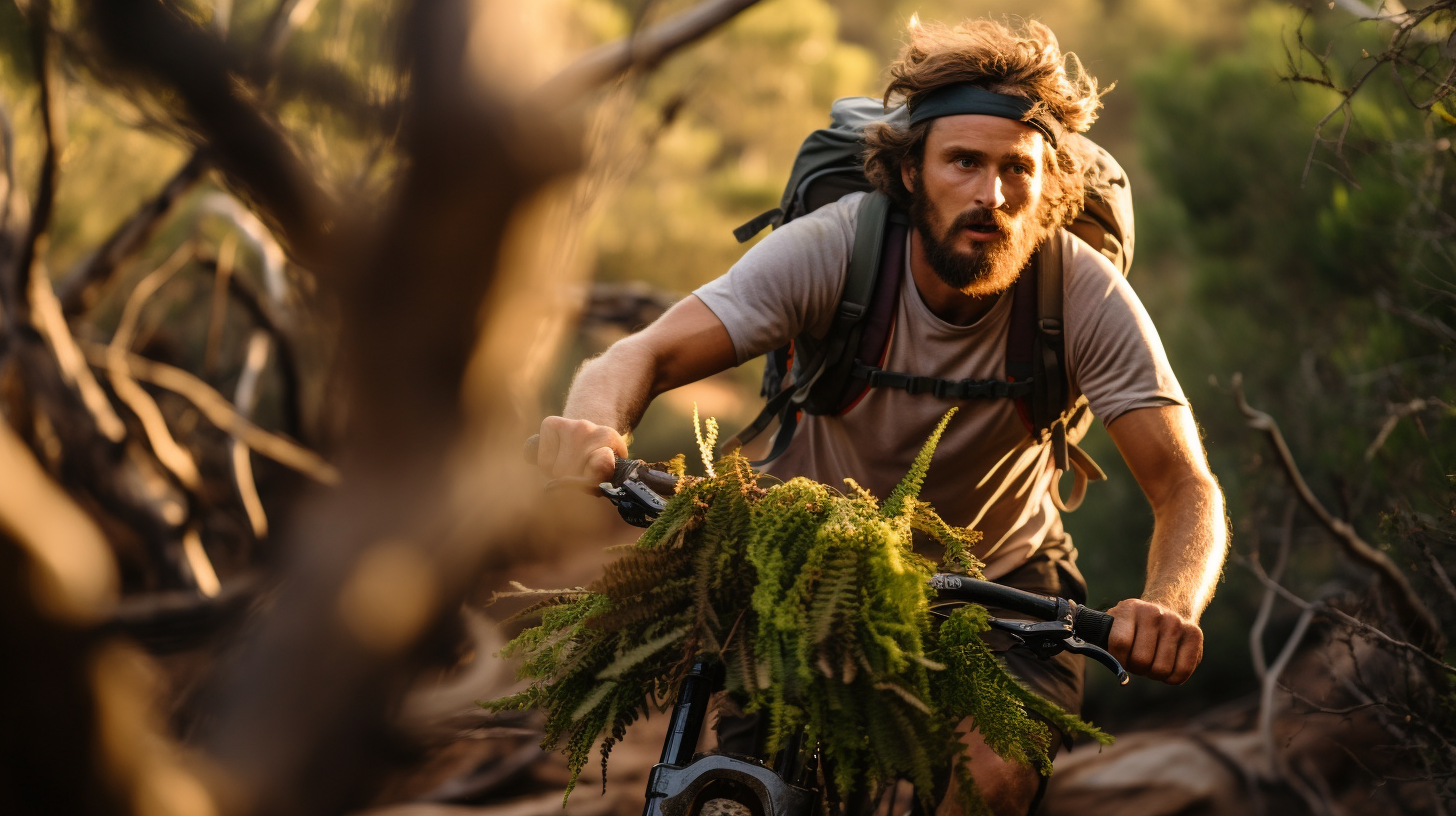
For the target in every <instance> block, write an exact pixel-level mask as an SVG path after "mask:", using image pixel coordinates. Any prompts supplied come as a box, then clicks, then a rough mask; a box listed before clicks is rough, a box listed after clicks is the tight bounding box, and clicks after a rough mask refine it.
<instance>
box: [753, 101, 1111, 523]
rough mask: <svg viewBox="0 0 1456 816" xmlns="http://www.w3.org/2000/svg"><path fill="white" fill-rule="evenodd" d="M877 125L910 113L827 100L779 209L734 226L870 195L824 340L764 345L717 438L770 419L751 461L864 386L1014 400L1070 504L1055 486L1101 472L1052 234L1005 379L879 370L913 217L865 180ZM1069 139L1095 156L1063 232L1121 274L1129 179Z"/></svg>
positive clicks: (1020, 314)
mask: <svg viewBox="0 0 1456 816" xmlns="http://www.w3.org/2000/svg"><path fill="white" fill-rule="evenodd" d="M874 122H886V123H889V124H891V125H897V126H900V127H905V126H906V125H907V124H908V122H909V115H908V113H907V112H906V110H905V108H904V107H899V108H895V109H893V110H886V109H885V108H884V106H883V104H882V103H881V102H880V100H878V99H872V98H868V97H847V98H844V99H840V100H838V101H836V102H835V103H834V106H833V107H832V108H831V110H830V124H829V127H827V128H822V129H820V130H816V131H814V132H813V133H811V134H809V137H808V138H806V139H805V140H804V143H803V145H802V146H801V147H800V148H799V154H798V156H797V157H796V158H795V159H794V167H793V170H792V172H791V173H790V175H789V183H788V185H787V186H786V187H785V189H784V195H783V199H782V201H781V202H780V204H779V206H778V207H777V208H775V209H772V210H769V211H768V212H766V213H763V214H762V215H759V216H758V217H756V218H754V219H753V220H751V221H749V222H748V223H746V224H744V225H743V226H741V227H739V228H738V229H736V230H734V235H735V236H736V237H737V238H738V240H739V242H740V243H741V242H745V241H748V240H749V239H751V238H752V237H753V236H755V235H757V234H758V233H759V232H760V231H762V230H763V229H764V227H768V226H774V227H779V226H782V225H784V224H786V223H788V222H789V221H792V220H794V219H795V218H798V217H800V216H803V215H806V214H808V213H811V212H813V211H814V210H816V209H818V208H819V207H822V206H824V205H825V204H829V203H832V202H834V201H838V200H839V199H840V198H842V197H843V196H845V195H848V194H850V193H854V192H861V191H864V192H868V193H869V195H867V196H865V198H864V200H863V202H862V203H861V205H860V212H859V222H858V228H857V229H856V232H855V239H854V247H853V250H852V251H851V254H850V261H849V269H848V273H847V275H846V278H845V283H844V290H843V294H842V295H841V297H840V302H839V307H838V308H837V309H836V311H835V316H834V319H833V321H832V323H831V326H830V329H829V331H828V333H826V334H825V336H824V337H823V338H814V337H809V336H807V335H803V336H800V337H796V338H794V339H793V340H792V341H790V342H789V343H788V344H787V345H785V346H783V347H781V348H778V349H775V350H773V351H771V352H769V353H768V355H767V356H766V360H765V365H764V376H763V389H762V394H763V396H764V397H765V398H766V400H767V403H766V404H765V405H764V408H763V410H762V411H761V412H760V413H759V415H758V417H757V418H756V419H754V421H753V422H752V423H750V424H749V425H748V427H747V428H744V429H743V430H742V431H740V432H739V433H738V434H737V435H736V436H735V437H734V438H733V439H730V440H729V441H728V442H727V443H725V445H728V446H731V445H735V444H739V445H741V444H745V443H747V442H748V441H749V440H751V439H753V438H755V437H757V436H758V435H759V434H761V433H762V432H763V431H764V430H765V429H767V428H768V426H769V425H770V424H772V422H773V420H774V419H775V418H777V419H778V420H779V431H778V433H777V434H776V435H775V438H774V443H773V447H772V450H771V451H770V452H769V454H768V456H767V457H766V458H765V459H764V460H763V461H762V462H760V463H759V464H762V463H766V462H768V461H771V460H773V459H774V458H776V457H778V456H779V455H780V454H782V453H783V452H784V450H785V449H786V448H787V447H788V445H789V441H790V440H791V439H792V438H793V433H794V429H795V427H796V426H797V424H798V421H799V418H800V416H801V415H802V414H803V413H804V412H807V413H810V414H821V415H823V414H829V415H834V414H842V413H845V412H846V411H848V410H849V409H851V408H853V407H854V406H855V404H857V403H858V402H859V400H860V399H861V398H862V397H863V396H864V394H865V393H867V392H868V390H869V389H871V388H898V389H903V390H905V391H908V392H909V393H911V394H922V393H924V394H933V395H934V396H935V397H937V398H940V399H945V400H950V401H963V400H969V399H1011V400H1015V401H1016V407H1017V413H1018V414H1020V416H1021V420H1022V423H1023V424H1025V425H1026V428H1027V431H1028V432H1029V433H1031V434H1032V435H1033V436H1035V437H1036V438H1037V439H1038V440H1040V441H1044V442H1050V443H1051V444H1052V457H1053V460H1054V462H1055V464H1056V467H1057V470H1058V471H1059V472H1065V471H1067V470H1069V469H1070V470H1073V471H1075V474H1076V477H1077V478H1076V484H1075V486H1074V488H1073V492H1072V495H1071V497H1070V498H1069V499H1068V500H1067V501H1065V502H1064V501H1063V500H1062V499H1061V496H1060V493H1059V492H1058V491H1056V490H1054V491H1052V496H1053V499H1054V501H1055V502H1056V504H1057V506H1058V507H1059V508H1061V509H1063V510H1071V509H1075V508H1076V507H1077V505H1079V504H1080V503H1081V501H1082V496H1083V495H1084V493H1085V491H1086V485H1087V482H1088V481H1089V480H1091V481H1096V480H1099V479H1104V478H1106V476H1105V475H1103V473H1102V470H1101V469H1100V468H1099V467H1097V464H1096V463H1095V462H1093V461H1092V459H1091V457H1089V456H1087V454H1086V453H1085V452H1083V451H1082V450H1081V449H1080V448H1078V447H1077V445H1076V442H1077V441H1078V440H1080V439H1081V438H1082V435H1083V434H1084V433H1086V430H1087V427H1088V426H1089V425H1090V424H1091V421H1092V415H1091V412H1090V410H1088V407H1087V400H1086V398H1085V397H1083V396H1082V395H1081V394H1076V393H1074V391H1073V389H1072V387H1071V384H1070V382H1069V381H1068V379H1067V372H1066V349H1065V347H1064V344H1063V336H1062V257H1061V255H1062V252H1061V242H1060V241H1059V240H1057V239H1056V238H1053V239H1051V240H1048V241H1047V242H1046V243H1044V244H1043V245H1042V246H1041V247H1039V248H1038V249H1037V251H1036V253H1035V254H1034V255H1033V256H1032V260H1031V262H1030V264H1029V269H1031V270H1034V272H1035V273H1034V274H1023V275H1021V277H1020V278H1019V279H1018V280H1017V282H1016V284H1015V292H1014V294H1013V299H1012V313H1011V326H1010V329H1009V331H1008V335H1007V341H1006V375H1007V376H1006V379H1005V380H946V379H941V378H936V377H922V376H917V375H915V374H913V373H903V372H893V371H885V370H883V369H881V368H880V367H879V363H880V362H881V361H883V360H884V359H885V351H886V349H887V348H888V346H889V340H890V331H891V328H892V324H893V322H894V316H895V311H896V309H895V306H896V303H897V302H898V300H899V289H900V282H901V281H902V280H903V279H904V272H905V269H904V263H905V242H906V240H908V237H909V230H910V222H909V219H908V218H907V216H906V215H905V214H904V213H902V212H900V211H899V210H898V208H896V207H895V206H894V205H893V204H892V203H891V201H890V199H889V198H888V197H886V196H885V195H884V194H882V193H879V192H876V191H875V190H874V188H873V186H872V185H871V184H870V182H869V180H868V179H867V178H865V173H864V164H863V159H862V155H863V152H864V140H863V133H864V129H865V128H866V127H867V126H868V125H870V124H871V123H874ZM1073 138H1077V139H1082V140H1084V142H1085V146H1086V147H1087V148H1089V149H1090V150H1091V151H1092V152H1093V154H1094V155H1095V156H1096V161H1095V162H1094V163H1093V165H1092V167H1091V168H1090V169H1089V171H1088V174H1087V196H1086V199H1085V200H1084V203H1083V210H1082V212H1081V213H1080V214H1078V216H1077V217H1076V220H1075V221H1074V222H1073V223H1072V224H1071V225H1070V226H1068V227H1067V230H1068V231H1069V232H1071V233H1072V234H1073V235H1076V236H1077V237H1078V238H1081V239H1082V240H1083V241H1085V242H1087V243H1088V244H1089V245H1090V246H1092V247H1093V248H1094V249H1096V250H1098V251H1100V252H1101V253H1102V254H1103V255H1105V256H1106V257H1107V259H1108V260H1110V261H1111V262H1112V263H1113V265H1114V266H1116V267H1117V268H1118V269H1119V270H1120V271H1121V272H1122V274H1123V275H1126V274H1127V271H1128V267H1130V266H1131V264H1132V251H1133V217H1132V192H1131V190H1130V188H1129V186H1128V181H1127V176H1126V174H1124V173H1123V171H1122V168H1121V167H1120V166H1119V165H1118V164H1117V161H1116V160H1114V159H1113V158H1112V156H1111V155H1109V154H1108V153H1107V151H1105V150H1103V149H1102V148H1101V147H1098V146H1097V145H1096V144H1094V143H1092V142H1091V141H1090V140H1087V139H1086V137H1084V136H1081V135H1080V134H1078V135H1075V136H1074V137H1073Z"/></svg>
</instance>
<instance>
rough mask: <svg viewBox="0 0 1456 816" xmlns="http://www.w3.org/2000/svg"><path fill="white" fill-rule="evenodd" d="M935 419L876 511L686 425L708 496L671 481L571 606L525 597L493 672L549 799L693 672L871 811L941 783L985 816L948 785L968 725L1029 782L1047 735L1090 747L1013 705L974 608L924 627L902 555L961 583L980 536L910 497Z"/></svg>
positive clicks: (925, 612) (1022, 696)
mask: <svg viewBox="0 0 1456 816" xmlns="http://www.w3.org/2000/svg"><path fill="white" fill-rule="evenodd" d="M953 414H954V411H953V410H952V411H951V412H948V413H947V414H946V415H945V416H944V417H943V418H942V419H941V421H940V423H939V424H938V426H937V427H936V429H935V433H934V434H932V436H931V438H930V439H929V440H928V441H927V442H926V445H925V447H924V448H923V449H922V450H921V451H920V454H919V455H918V456H917V457H916V459H915V463H914V465H913V466H912V467H911V469H910V472H909V473H907V474H906V476H905V478H904V480H902V481H901V482H900V484H899V485H898V486H897V487H896V488H895V490H894V491H893V492H892V493H891V494H890V496H889V497H888V498H887V499H886V501H885V502H884V505H883V506H881V504H880V503H879V502H878V501H877V500H876V498H875V497H874V496H873V495H872V494H870V493H869V491H867V490H865V489H864V488H862V487H860V486H859V485H858V484H856V483H855V482H854V481H852V480H846V484H847V488H848V490H847V492H846V493H840V492H838V491H836V490H834V489H831V488H829V487H827V486H825V485H821V484H817V483H815V482H811V481H809V480H807V479H790V480H788V481H786V482H773V481H772V480H769V479H760V475H759V474H758V473H757V472H756V471H755V470H754V469H753V468H752V466H751V465H750V464H749V462H748V460H747V459H746V458H744V457H743V456H742V455H740V454H739V453H737V452H733V453H729V454H727V455H725V456H723V457H722V458H720V459H718V460H717V461H716V462H713V461H712V460H711V456H710V454H711V450H712V448H711V446H712V444H713V443H714V442H715V441H716V439H715V437H716V433H717V425H716V423H715V422H713V421H712V420H709V421H708V422H707V423H705V428H706V430H705V428H704V426H703V425H699V423H697V422H696V421H695V423H694V432H695V435H696V438H697V440H698V441H699V443H700V444H699V447H700V451H699V452H700V454H701V455H702V456H703V458H704V467H705V469H706V470H707V472H708V474H709V476H708V477H707V478H702V479H699V478H693V477H684V478H682V479H681V481H680V482H679V489H678V490H677V492H676V494H675V495H673V496H672V497H671V498H670V499H669V500H668V503H667V507H666V508H665V509H664V511H663V512H662V513H661V514H660V516H659V517H658V519H657V521H656V522H655V523H654V524H653V525H652V526H651V527H649V528H648V529H647V530H646V531H645V532H644V533H643V535H642V537H641V538H639V539H638V541H637V543H636V544H635V545H632V546H630V547H628V548H625V549H624V550H623V551H622V552H621V555H620V556H619V557H618V558H617V559H616V560H615V561H614V562H612V563H611V564H609V565H608V567H607V568H606V569H605V570H604V571H603V574H602V576H601V577H600V578H598V579H597V580H596V581H593V582H592V583H591V584H590V585H589V586H588V587H586V588H585V589H582V588H576V589H571V590H552V591H545V592H540V593H538V592H535V591H530V590H526V589H525V588H524V587H518V588H517V589H516V593H515V594H517V595H518V596H520V597H523V598H526V599H527V600H532V599H536V598H538V597H539V600H536V602H535V603H532V604H531V605H530V606H528V607H527V610H526V612H525V613H524V614H525V615H526V616H527V617H534V618H539V621H540V622H539V623H538V624H537V625H536V626H533V627H531V628H528V629H527V630H525V631H524V632H522V633H521V634H520V635H518V636H517V637H516V638H515V639H513V640H512V641H511V642H510V643H509V644H508V645H507V646H506V648H505V649H503V650H502V652H501V654H502V655H503V656H507V657H515V658H519V659H520V661H521V663H520V675H521V677H523V678H529V679H530V680H531V681H532V682H531V685H530V686H529V687H528V688H527V689H526V690H524V691H522V692H520V693H518V694H514V695H511V696H509V697H505V698H502V699H500V700H494V701H488V702H485V703H482V705H483V706H485V707H487V708H492V709H495V710H508V709H510V710H519V709H524V708H530V707H536V708H540V709H542V710H544V711H545V714H546V719H545V725H544V729H543V739H542V745H543V746H544V747H547V748H559V749H561V750H562V751H563V753H565V755H566V758H567V770H568V773H569V783H568V786H567V793H570V791H571V789H572V787H574V785H575V784H576V779H577V775H578V774H579V773H580V771H581V769H582V768H583V767H584V765H585V763H586V761H587V759H588V757H589V756H590V755H591V754H592V752H593V748H597V749H598V750H599V753H600V755H601V761H602V763H603V770H604V772H605V765H606V761H607V757H608V756H609V755H610V753H611V751H612V748H613V746H615V745H616V744H617V743H618V742H619V741H620V740H621V739H622V738H623V737H624V736H625V734H626V732H627V729H628V728H629V727H630V726H631V725H632V723H634V722H635V721H636V720H637V719H638V718H639V717H641V716H642V715H644V714H645V713H646V712H647V711H649V710H650V709H652V708H657V709H658V710H665V709H666V708H667V707H668V706H670V705H671V703H672V700H673V696H674V695H675V694H676V690H677V687H678V685H679V684H680V682H681V679H682V678H683V677H684V676H685V675H686V674H687V672H688V671H689V669H690V668H691V666H692V665H693V664H694V663H695V662H697V661H699V660H703V659H708V660H716V661H720V662H721V663H723V664H724V666H725V669H726V671H725V686H726V688H727V690H728V691H729V692H730V693H731V694H732V695H733V696H734V698H735V699H736V700H737V701H738V704H739V705H740V706H741V708H742V709H743V710H744V711H747V712H758V713H761V714H762V715H763V716H765V717H767V722H768V726H769V728H768V743H769V745H768V749H769V750H770V751H772V750H777V749H778V748H779V747H781V746H782V745H783V744H784V743H785V742H787V740H788V739H789V738H790V737H791V736H793V735H795V734H798V733H800V732H802V734H803V735H804V737H805V738H806V739H808V740H810V741H812V742H814V743H817V744H818V745H819V748H820V750H821V752H822V754H823V756H824V758H825V760H826V767H832V768H833V776H834V779H835V784H836V785H837V786H838V787H839V790H840V791H841V792H844V793H846V794H847V795H849V794H852V795H855V796H861V795H863V796H872V795H874V794H875V793H876V792H878V791H879V790H881V789H883V788H884V786H886V785H889V784H892V783H893V782H894V781H895V780H896V779H900V778H904V779H909V780H911V781H913V782H914V783H915V784H916V786H917V789H918V790H919V792H920V795H921V796H922V797H923V798H924V799H925V802H924V804H926V806H927V807H928V808H931V809H933V808H934V805H935V803H934V802H930V801H928V799H929V796H930V791H931V790H932V789H933V785H932V784H931V783H932V781H933V776H934V775H935V774H936V773H937V772H943V771H945V770H946V769H947V768H951V769H953V772H954V773H956V774H957V776H956V778H957V779H958V780H960V779H961V778H962V777H964V781H963V782H962V783H960V784H959V786H958V787H959V790H960V792H961V797H962V806H963V807H964V808H965V809H966V812H967V813H973V814H974V813H984V812H986V810H985V806H984V802H982V801H980V799H979V796H978V794H977V792H976V788H975V784H974V781H973V780H971V779H970V777H969V776H968V775H966V774H965V773H964V766H965V746H964V745H963V744H962V743H961V741H960V740H959V739H958V735H957V732H956V728H957V727H958V725H959V724H960V722H961V721H962V720H964V719H966V718H969V719H970V721H971V723H972V724H973V725H974V727H975V728H976V729H977V730H978V731H980V733H981V734H982V735H983V736H984V738H985V740H986V742H987V744H988V745H990V746H991V747H992V749H993V750H995V751H996V752H997V753H998V754H1000V755H1001V756H1003V757H1005V758H1007V759H1008V760H1011V761H1015V762H1019V763H1023V764H1027V765H1032V766H1034V767H1038V768H1041V769H1042V770H1043V771H1045V770H1048V764H1049V763H1048V761H1047V757H1048V753H1049V752H1048V749H1049V747H1050V739H1051V734H1050V731H1049V730H1048V729H1047V728H1046V726H1045V725H1043V724H1042V722H1041V721H1039V720H1037V719H1034V718H1033V717H1032V716H1031V713H1032V712H1034V713H1036V714H1038V715H1040V716H1041V717H1043V718H1045V720H1047V721H1049V722H1052V723H1053V724H1055V725H1056V726H1057V727H1058V728H1061V729H1062V730H1063V731H1064V732H1066V733H1080V734H1087V735H1089V736H1092V737H1094V738H1097V739H1099V740H1105V739H1106V738H1107V737H1106V735H1105V734H1103V733H1102V732H1101V731H1098V730H1097V729H1095V728H1093V727H1091V726H1089V725H1087V724H1085V723H1083V722H1082V721H1081V720H1078V719H1077V718H1075V717H1073V716H1072V715H1070V714H1068V713H1066V712H1063V711H1061V710H1060V709H1058V708H1057V707H1056V706H1054V705H1052V704H1051V703H1049V702H1047V701H1045V700H1042V699H1040V698H1038V697H1036V696H1035V695H1034V694H1032V693H1031V692H1030V691H1028V690H1027V689H1026V688H1025V687H1023V686H1021V685H1020V684H1019V683H1018V682H1016V680H1015V679H1014V678H1013V677H1012V676H1011V675H1009V674H1008V673H1007V672H1006V669H1005V667H1004V666H1003V665H1002V664H1001V663H1000V660H999V659H998V658H997V656H996V655H995V653H994V652H992V651H991V650H990V648H989V647H988V646H987V645H986V644H985V642H984V641H982V640H981V637H980V634H981V632H982V631H984V630H985V629H986V628H987V626H988V623H987V613H986V610H985V609H984V608H981V607H977V606H967V607H965V608H963V609H960V610H958V611H957V612H956V613H954V614H953V615H951V617H950V618H949V619H948V620H946V621H945V622H944V623H942V624H941V625H940V626H939V628H936V627H933V626H932V624H931V617H930V612H929V603H930V600H931V598H932V595H933V593H932V592H931V590H930V588H929V586H928V583H927V579H928V578H929V576H930V575H931V574H932V572H933V571H934V570H935V569H936V565H934V564H932V563H931V562H930V561H929V560H927V559H925V558H924V557H922V556H919V555H917V554H916V553H915V552H914V551H913V550H912V549H911V546H910V543H911V535H912V532H913V531H920V532H923V533H925V534H927V535H929V536H930V537H931V538H933V539H935V540H936V541H938V542H939V543H940V544H941V546H942V547H944V550H945V555H944V559H943V561H942V564H941V565H940V567H939V568H940V569H947V570H955V571H959V572H963V573H965V574H968V575H973V576H978V577H979V576H980V574H981V573H980V569H981V564H980V562H979V561H978V560H976V559H975V557H974V555H973V554H972V549H973V547H974V546H975V545H976V544H977V543H979V541H980V534H979V533H976V532H975V531H972V530H967V529H962V528H957V527H952V526H950V525H948V524H947V523H946V522H945V521H944V520H942V519H941V518H940V517H939V516H938V515H936V513H935V511H934V510H933V509H931V507H930V506H929V505H928V504H926V503H924V502H921V501H920V500H919V498H918V496H919V492H920V489H921V486H922V485H923V483H924V480H925V476H926V473H927V472H928V470H929V467H930V460H931V457H932V455H933V453H934V450H935V445H936V443H937V442H938V441H939V440H940V438H941V435H942V434H943V433H944V431H945V428H946V426H947V423H948V422H949V421H950V418H951V416H952V415H953Z"/></svg>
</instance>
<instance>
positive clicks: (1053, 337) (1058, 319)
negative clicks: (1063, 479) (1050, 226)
mask: <svg viewBox="0 0 1456 816" xmlns="http://www.w3.org/2000/svg"><path fill="white" fill-rule="evenodd" d="M1034 269H1035V274H1036V278H1037V282H1036V302H1037V309H1036V314H1037V319H1036V340H1035V342H1034V343H1033V357H1034V359H1035V360H1036V362H1037V364H1038V371H1039V372H1040V376H1037V377H1035V380H1036V388H1035V389H1034V390H1033V392H1032V396H1031V421H1032V423H1033V424H1034V425H1035V426H1036V430H1037V431H1038V432H1039V431H1040V430H1041V429H1043V428H1046V429H1049V430H1050V431H1051V443H1052V461H1053V462H1054V463H1055V465H1056V468H1057V470H1060V471H1065V470H1067V469H1068V468H1069V467H1070V466H1071V464H1070V460H1069V458H1068V453H1067V425H1066V420H1065V417H1064V414H1065V413H1066V410H1067V392H1068V390H1069V389H1068V386H1067V369H1066V359H1067V358H1066V348H1065V342H1064V338H1063V334H1062V236H1061V232H1060V231H1058V232H1057V233H1055V234H1053V235H1052V237H1051V238H1048V239H1047V240H1046V241H1045V242H1044V243H1043V244H1042V245H1041V246H1040V247H1038V248H1037V252H1036V262H1035V264H1034Z"/></svg>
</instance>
